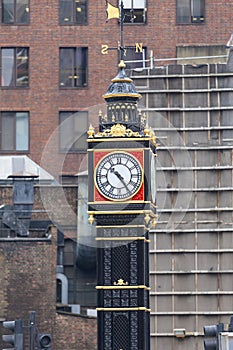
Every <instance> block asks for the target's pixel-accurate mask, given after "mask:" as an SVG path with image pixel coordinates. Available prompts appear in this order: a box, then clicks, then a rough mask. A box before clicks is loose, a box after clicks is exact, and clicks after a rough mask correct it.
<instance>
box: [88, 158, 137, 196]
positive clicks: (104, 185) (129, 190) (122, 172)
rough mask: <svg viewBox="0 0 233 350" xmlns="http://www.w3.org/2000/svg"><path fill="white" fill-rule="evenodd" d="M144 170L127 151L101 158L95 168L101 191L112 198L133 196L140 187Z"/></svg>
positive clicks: (97, 182) (96, 179) (97, 183)
mask: <svg viewBox="0 0 233 350" xmlns="http://www.w3.org/2000/svg"><path fill="white" fill-rule="evenodd" d="M142 180H143V171H142V167H141V165H140V162H139V161H138V160H137V159H136V158H135V157H134V156H132V155H131V154H129V153H126V152H112V153H109V154H107V155H106V156H105V157H104V158H102V159H101V160H100V162H99V163H98V165H97V167H96V170H95V181H96V186H97V188H98V190H99V192H100V193H101V194H102V195H103V196H104V197H106V198H108V199H111V200H118V201H123V200H127V199H130V198H132V197H133V196H134V195H135V194H136V193H137V192H138V191H139V189H140V187H141V185H142Z"/></svg>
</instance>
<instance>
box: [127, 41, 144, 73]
mask: <svg viewBox="0 0 233 350" xmlns="http://www.w3.org/2000/svg"><path fill="white" fill-rule="evenodd" d="M129 50H130V51H131V54H130V56H131V57H129V59H128V58H127V52H129ZM134 55H135V58H137V57H139V55H140V58H138V60H137V59H136V60H134V59H133V58H134V57H133V56H134ZM137 55H138V56H137ZM146 55H147V47H146V46H143V47H142V52H136V47H135V46H132V47H127V48H126V56H124V60H125V63H126V70H134V69H144V68H146ZM143 56H144V57H143ZM141 60H143V62H137V61H141ZM127 61H135V62H132V63H127Z"/></svg>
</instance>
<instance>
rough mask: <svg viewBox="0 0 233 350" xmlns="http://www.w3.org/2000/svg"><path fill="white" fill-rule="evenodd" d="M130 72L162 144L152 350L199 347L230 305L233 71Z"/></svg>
mask: <svg viewBox="0 0 233 350" xmlns="http://www.w3.org/2000/svg"><path fill="white" fill-rule="evenodd" d="M132 76H133V79H134V83H135V84H136V86H137V89H138V91H139V92H140V94H141V95H142V103H141V108H142V110H143V112H146V113H147V114H148V124H149V125H150V126H151V127H152V128H153V129H154V131H155V134H156V135H157V143H158V165H157V205H158V215H159V217H158V224H157V227H156V230H155V231H154V232H151V251H150V276H151V288H152V291H151V307H152V313H151V344H152V346H151V348H152V349H153V350H159V349H162V348H166V350H176V349H181V348H182V349H184V348H187V347H190V348H192V349H201V348H202V347H203V340H202V335H203V326H204V325H206V324H216V323H218V322H223V323H227V322H228V321H229V315H231V314H232V310H233V263H232V261H233V259H232V253H233V72H232V71H230V69H229V67H228V65H227V64H203V65H198V66H191V65H168V66H163V67H155V68H153V69H149V70H144V71H140V72H139V71H138V72H137V71H134V72H132ZM177 330H182V332H177ZM179 334H182V338H183V339H182V341H180V340H179V341H178V340H177V338H179V337H180V335H179Z"/></svg>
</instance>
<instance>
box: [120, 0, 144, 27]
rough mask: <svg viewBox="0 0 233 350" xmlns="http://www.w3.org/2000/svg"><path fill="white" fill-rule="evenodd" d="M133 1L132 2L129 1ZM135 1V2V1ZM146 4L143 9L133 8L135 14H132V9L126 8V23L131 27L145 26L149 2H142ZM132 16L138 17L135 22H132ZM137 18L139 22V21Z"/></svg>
mask: <svg viewBox="0 0 233 350" xmlns="http://www.w3.org/2000/svg"><path fill="white" fill-rule="evenodd" d="M118 1H119V7H120V4H121V0H118ZM128 1H132V0H128ZM134 1H135V0H134ZM141 1H143V2H144V7H142V8H136V7H135V8H134V7H133V13H132V12H131V10H132V7H124V14H125V18H124V23H125V24H130V25H145V24H146V23H147V0H141ZM132 15H134V16H136V18H135V19H134V21H132V22H131V18H132ZM137 17H138V18H139V20H137Z"/></svg>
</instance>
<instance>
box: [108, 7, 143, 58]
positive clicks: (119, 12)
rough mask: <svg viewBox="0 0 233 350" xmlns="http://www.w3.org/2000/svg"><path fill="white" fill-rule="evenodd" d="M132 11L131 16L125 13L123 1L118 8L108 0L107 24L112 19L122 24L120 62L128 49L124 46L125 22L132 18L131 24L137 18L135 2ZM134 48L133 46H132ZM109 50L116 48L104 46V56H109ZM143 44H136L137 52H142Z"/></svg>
mask: <svg viewBox="0 0 233 350" xmlns="http://www.w3.org/2000/svg"><path fill="white" fill-rule="evenodd" d="M131 4H132V6H131V10H130V15H128V14H126V13H125V11H124V3H123V0H121V3H120V6H119V7H116V6H113V5H112V4H111V3H110V2H108V1H107V0H106V12H107V20H106V21H107V22H108V20H110V19H112V18H117V19H118V20H119V24H120V41H119V44H118V48H117V49H118V50H119V51H120V60H123V56H124V55H126V47H125V46H124V21H125V18H126V17H130V22H131V23H133V22H134V19H135V16H134V9H133V1H132V2H131ZM131 47H132V46H131ZM108 50H115V48H110V47H109V46H108V45H102V50H101V52H102V54H107V53H108ZM142 50H143V48H142V43H135V51H136V52H142Z"/></svg>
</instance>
